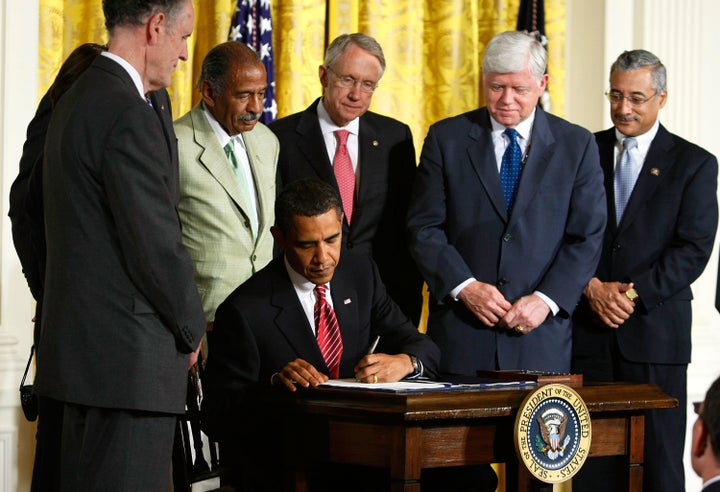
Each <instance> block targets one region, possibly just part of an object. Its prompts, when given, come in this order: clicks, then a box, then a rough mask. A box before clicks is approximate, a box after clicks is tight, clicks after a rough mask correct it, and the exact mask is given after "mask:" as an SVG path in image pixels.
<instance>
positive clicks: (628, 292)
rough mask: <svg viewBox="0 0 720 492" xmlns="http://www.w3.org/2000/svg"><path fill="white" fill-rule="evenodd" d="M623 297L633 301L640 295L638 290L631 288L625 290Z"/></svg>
mask: <svg viewBox="0 0 720 492" xmlns="http://www.w3.org/2000/svg"><path fill="white" fill-rule="evenodd" d="M625 297H627V298H628V299H630V300H631V301H633V302H635V300H636V299H637V298H638V297H640V294H638V291H637V290H635V289H634V288H633V289H628V290H626V291H625Z"/></svg>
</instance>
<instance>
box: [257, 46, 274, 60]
mask: <svg viewBox="0 0 720 492" xmlns="http://www.w3.org/2000/svg"><path fill="white" fill-rule="evenodd" d="M271 57H272V47H271V46H270V44H269V43H262V44H261V45H260V59H261V60H265V59H268V58H271Z"/></svg>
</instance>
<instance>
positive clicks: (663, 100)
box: [658, 89, 667, 108]
mask: <svg viewBox="0 0 720 492" xmlns="http://www.w3.org/2000/svg"><path fill="white" fill-rule="evenodd" d="M666 102H667V89H665V90H664V91H662V93H661V94H660V99H659V100H658V106H660V108H664V107H665V103H666Z"/></svg>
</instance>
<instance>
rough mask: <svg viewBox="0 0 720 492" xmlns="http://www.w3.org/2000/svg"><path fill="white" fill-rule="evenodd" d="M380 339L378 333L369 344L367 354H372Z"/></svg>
mask: <svg viewBox="0 0 720 492" xmlns="http://www.w3.org/2000/svg"><path fill="white" fill-rule="evenodd" d="M379 341H380V335H378V336H376V337H375V340H374V341H373V343H372V345H370V350H369V351H368V354H374V353H375V349H376V348H377V344H378V342H379Z"/></svg>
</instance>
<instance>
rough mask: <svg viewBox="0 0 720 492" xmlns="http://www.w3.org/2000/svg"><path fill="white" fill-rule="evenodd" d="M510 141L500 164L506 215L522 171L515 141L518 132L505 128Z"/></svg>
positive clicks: (519, 153) (510, 209) (511, 205)
mask: <svg viewBox="0 0 720 492" xmlns="http://www.w3.org/2000/svg"><path fill="white" fill-rule="evenodd" d="M504 133H505V135H507V137H508V139H509V140H510V143H509V144H508V146H507V148H506V149H505V153H504V154H503V157H502V163H501V164H500V182H501V183H502V187H503V194H504V195H505V208H506V209H507V212H508V215H510V212H512V208H513V205H514V204H515V196H516V195H517V190H518V184H519V183H520V173H521V172H522V152H521V151H520V146H519V145H518V142H517V135H518V132H517V130H515V129H514V128H507V129H506V130H505V132H504Z"/></svg>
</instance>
